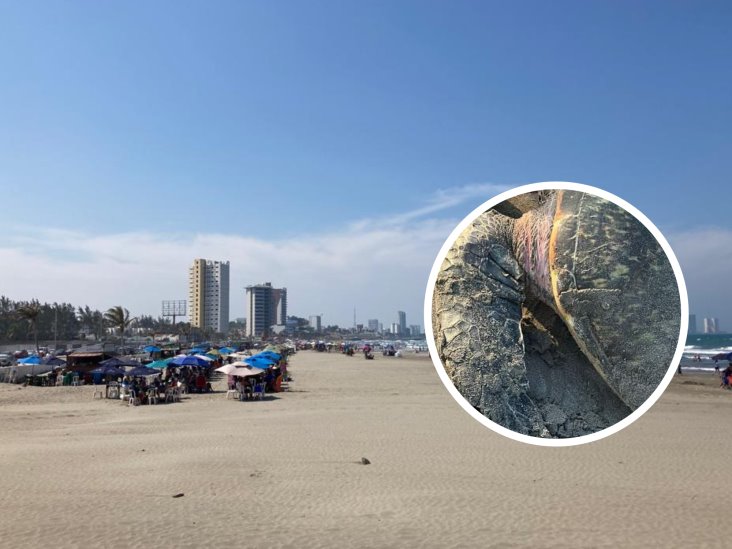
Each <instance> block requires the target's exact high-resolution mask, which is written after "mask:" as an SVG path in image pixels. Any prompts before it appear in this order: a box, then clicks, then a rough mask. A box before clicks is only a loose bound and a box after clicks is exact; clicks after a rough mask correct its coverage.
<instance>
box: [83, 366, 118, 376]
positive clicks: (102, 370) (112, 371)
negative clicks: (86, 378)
mask: <svg viewBox="0 0 732 549" xmlns="http://www.w3.org/2000/svg"><path fill="white" fill-rule="evenodd" d="M89 373H91V374H103V375H105V376H124V375H126V374H127V372H125V371H124V370H123V369H122V368H117V367H116V366H100V367H99V368H94V369H93V370H92V371H91V372H89Z"/></svg>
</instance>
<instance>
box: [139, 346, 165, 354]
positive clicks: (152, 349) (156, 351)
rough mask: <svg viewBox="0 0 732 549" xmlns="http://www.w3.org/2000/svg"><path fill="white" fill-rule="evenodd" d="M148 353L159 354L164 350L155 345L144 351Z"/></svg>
mask: <svg viewBox="0 0 732 549" xmlns="http://www.w3.org/2000/svg"><path fill="white" fill-rule="evenodd" d="M142 350H143V351H145V352H146V353H159V352H160V351H161V350H162V349H161V348H160V347H156V346H155V345H148V346H147V347H145V348H143V349H142Z"/></svg>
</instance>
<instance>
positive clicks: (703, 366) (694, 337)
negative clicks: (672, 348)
mask: <svg viewBox="0 0 732 549" xmlns="http://www.w3.org/2000/svg"><path fill="white" fill-rule="evenodd" d="M727 353H732V334H689V335H687V336H686V347H684V355H683V358H682V359H681V366H682V368H683V369H684V370H698V371H703V372H713V371H714V366H715V363H714V360H713V359H712V357H713V356H715V355H720V354H727ZM717 366H719V367H721V368H722V369H724V368H726V367H727V360H726V359H720V360H719V361H718V362H717Z"/></svg>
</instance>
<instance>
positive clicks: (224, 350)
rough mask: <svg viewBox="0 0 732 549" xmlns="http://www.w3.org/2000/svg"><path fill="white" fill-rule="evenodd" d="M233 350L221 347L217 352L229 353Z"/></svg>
mask: <svg viewBox="0 0 732 549" xmlns="http://www.w3.org/2000/svg"><path fill="white" fill-rule="evenodd" d="M233 352H234V349H232V348H231V347H221V349H219V353H221V354H222V355H230V354H231V353H233Z"/></svg>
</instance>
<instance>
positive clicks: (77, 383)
mask: <svg viewBox="0 0 732 549" xmlns="http://www.w3.org/2000/svg"><path fill="white" fill-rule="evenodd" d="M71 386H72V387H81V382H80V381H79V376H74V377H73V379H72V380H71Z"/></svg>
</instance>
